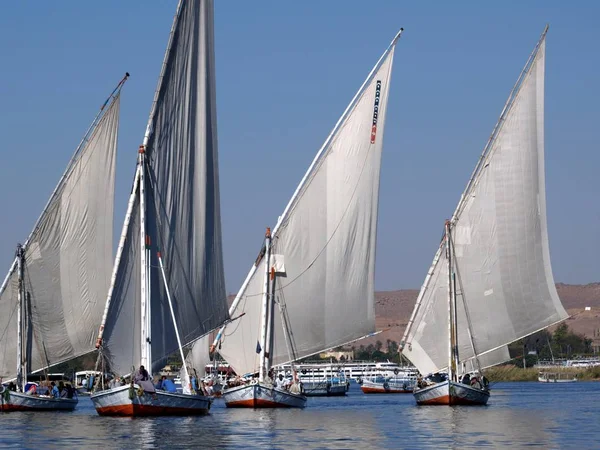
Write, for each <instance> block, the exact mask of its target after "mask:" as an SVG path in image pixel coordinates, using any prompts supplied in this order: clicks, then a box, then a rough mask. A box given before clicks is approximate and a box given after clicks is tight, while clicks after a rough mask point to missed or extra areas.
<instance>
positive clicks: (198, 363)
mask: <svg viewBox="0 0 600 450" xmlns="http://www.w3.org/2000/svg"><path fill="white" fill-rule="evenodd" d="M211 342H212V339H211V336H210V335H208V334H207V335H206V336H203V337H201V338H200V339H198V340H197V341H196V342H194V344H193V345H192V348H190V351H189V352H188V353H187V355H185V363H186V364H187V366H188V368H189V370H190V375H193V374H194V372H193V370H192V369H195V370H196V372H197V373H198V375H199V376H204V372H205V370H206V365H207V364H209V363H210V353H209V346H210V344H211Z"/></svg>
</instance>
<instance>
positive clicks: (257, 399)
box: [223, 383, 306, 408]
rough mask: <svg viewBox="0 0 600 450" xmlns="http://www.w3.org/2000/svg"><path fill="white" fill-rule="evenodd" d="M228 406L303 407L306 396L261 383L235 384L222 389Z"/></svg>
mask: <svg viewBox="0 0 600 450" xmlns="http://www.w3.org/2000/svg"><path fill="white" fill-rule="evenodd" d="M223 398H224V399H225V405H227V406H228V407H229V408H304V407H305V406H306V397H305V396H304V395H299V394H292V393H291V392H287V391H284V390H282V389H278V388H275V387H268V386H265V385H263V384H261V383H255V384H247V385H244V386H236V387H232V388H229V389H224V390H223Z"/></svg>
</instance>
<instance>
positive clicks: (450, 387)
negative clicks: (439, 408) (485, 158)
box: [414, 381, 490, 405]
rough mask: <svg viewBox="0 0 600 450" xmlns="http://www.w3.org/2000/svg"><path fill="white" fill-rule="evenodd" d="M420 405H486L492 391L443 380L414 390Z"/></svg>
mask: <svg viewBox="0 0 600 450" xmlns="http://www.w3.org/2000/svg"><path fill="white" fill-rule="evenodd" d="M414 396H415V400H416V401H417V404H418V405H485V404H487V402H488V400H489V398H490V393H489V391H485V390H482V389H476V388H472V387H471V386H467V385H466V384H461V383H455V382H453V381H450V382H449V381H443V382H441V383H436V384H434V385H432V386H427V387H424V388H422V389H418V390H415V391H414Z"/></svg>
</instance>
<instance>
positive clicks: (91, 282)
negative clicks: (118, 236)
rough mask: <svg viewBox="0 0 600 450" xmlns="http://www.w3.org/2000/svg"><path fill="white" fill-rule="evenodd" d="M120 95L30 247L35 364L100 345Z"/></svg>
mask: <svg viewBox="0 0 600 450" xmlns="http://www.w3.org/2000/svg"><path fill="white" fill-rule="evenodd" d="M119 99H120V97H119V94H117V96H116V97H115V99H114V100H113V101H112V102H111V104H110V106H109V107H108V108H107V110H106V111H105V112H104V114H103V116H102V118H101V119H100V120H99V122H98V123H97V124H96V126H95V128H94V129H93V130H92V132H91V134H90V135H89V137H88V138H87V140H86V141H85V142H84V144H83V146H82V147H81V149H80V150H79V152H78V153H77V155H76V156H75V159H74V160H73V161H72V163H71V165H70V166H69V168H68V169H67V172H66V174H65V177H64V178H63V179H61V182H60V184H59V185H58V186H57V189H56V192H55V195H54V196H53V197H52V199H51V201H50V202H49V204H48V206H47V208H46V209H45V210H44V212H43V214H42V216H41V217H40V219H39V222H38V225H37V227H36V228H35V229H34V231H33V233H32V234H31V236H30V238H29V240H28V241H27V244H26V247H25V249H24V255H25V256H24V259H25V261H24V289H25V292H26V302H27V303H28V308H27V310H28V311H29V313H28V317H27V319H26V323H27V324H28V325H27V327H28V329H27V334H24V337H25V338H26V339H27V341H28V342H27V343H26V345H27V347H28V348H29V350H28V351H27V357H28V359H29V361H28V370H29V371H30V372H33V371H37V370H40V369H43V368H45V367H47V366H49V365H54V364H58V363H60V362H62V361H66V360H69V359H72V358H76V357H77V356H80V355H82V354H85V353H88V352H90V351H92V350H93V349H94V344H95V338H96V331H97V329H98V326H99V325H100V320H101V318H102V311H103V309H104V300H105V296H106V291H107V289H108V286H109V284H110V267H111V261H112V248H113V234H112V227H113V223H112V221H113V203H114V179H115V156H116V148H117V132H118V123H119ZM17 279H18V274H17V273H16V271H15V272H14V273H13V274H12V276H11V278H10V280H9V285H8V288H7V289H6V290H5V291H4V292H3V293H2V294H1V296H0V309H1V310H2V311H5V312H6V314H2V318H1V319H0V333H3V336H2V339H0V343H1V344H0V346H1V347H2V348H1V350H0V370H1V375H3V376H4V377H5V379H6V378H14V377H15V376H16V367H17V358H16V357H17V349H16V347H17V313H16V310H17V303H18V295H17V287H16V285H17V283H18V282H17Z"/></svg>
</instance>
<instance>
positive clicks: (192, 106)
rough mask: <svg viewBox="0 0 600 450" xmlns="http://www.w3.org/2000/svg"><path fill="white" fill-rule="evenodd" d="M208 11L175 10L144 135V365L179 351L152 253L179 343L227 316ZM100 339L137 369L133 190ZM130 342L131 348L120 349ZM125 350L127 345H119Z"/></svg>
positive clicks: (119, 369)
mask: <svg viewBox="0 0 600 450" xmlns="http://www.w3.org/2000/svg"><path fill="white" fill-rule="evenodd" d="M213 34H214V32H213V2H212V1H210V0H185V1H181V2H180V5H179V8H178V13H177V15H176V17H175V21H174V24H173V28H172V31H171V39H170V42H169V46H168V48H167V52H166V55H165V59H164V63H163V69H162V73H161V76H160V78H159V85H158V88H157V90H156V94H155V99H154V104H153V107H152V112H151V114H150V120H149V124H148V130H147V134H146V138H147V140H146V161H147V162H146V167H145V173H144V175H145V200H146V209H145V216H146V226H145V232H146V235H147V237H148V239H147V242H146V244H147V246H148V247H149V248H150V250H151V251H150V290H149V291H150V293H149V297H150V303H151V327H150V338H151V346H152V366H153V368H154V369H156V368H157V367H159V366H160V365H161V363H163V362H164V359H165V358H166V357H167V356H168V355H169V354H171V353H172V352H173V351H175V350H177V348H178V344H177V340H176V336H175V330H174V326H173V322H172V319H171V315H170V312H169V306H168V302H167V297H166V292H165V286H164V281H163V279H162V275H161V273H160V270H159V269H158V265H159V264H158V259H157V252H158V251H160V252H161V255H162V259H163V263H164V267H165V272H166V279H167V283H168V286H169V290H170V292H171V296H172V298H173V301H174V309H175V316H176V321H177V326H178V328H179V333H180V336H181V340H182V344H183V345H186V344H188V343H190V342H192V341H194V340H195V339H197V338H198V337H200V336H202V335H203V334H206V333H207V332H209V331H210V330H211V329H213V328H215V327H217V326H218V325H220V324H221V323H223V322H224V321H225V320H226V319H227V317H228V311H227V298H226V295H225V279H224V271H223V255H222V246H221V219H220V205H219V177H218V161H217V128H216V101H215V64H214V59H215V58H214V37H213ZM134 193H135V195H136V199H135V202H136V204H135V206H134V207H133V210H132V211H133V212H132V216H133V217H132V218H131V220H132V222H131V223H130V224H129V225H128V227H127V232H126V237H125V242H124V247H123V253H122V257H121V260H120V261H119V264H118V269H117V273H116V282H115V286H114V291H113V292H112V295H111V298H110V299H109V301H110V303H109V310H108V314H107V320H106V324H105V330H104V348H105V349H106V350H107V351H106V355H107V356H108V359H109V361H110V364H111V368H112V370H114V371H115V372H116V373H121V374H125V373H129V372H130V371H131V366H132V365H135V366H137V365H139V364H140V357H141V355H140V352H141V350H140V342H139V340H140V337H139V336H138V335H139V334H140V327H141V320H142V319H141V313H140V306H139V303H140V295H141V293H140V289H141V288H140V285H141V276H142V275H141V273H140V253H141V248H140V246H141V243H140V242H139V239H140V232H139V229H140V226H141V225H140V213H139V198H138V197H139V186H136V185H135V184H134ZM130 342H131V343H132V345H130V344H129V343H130ZM125 343H127V344H126V345H125Z"/></svg>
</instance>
